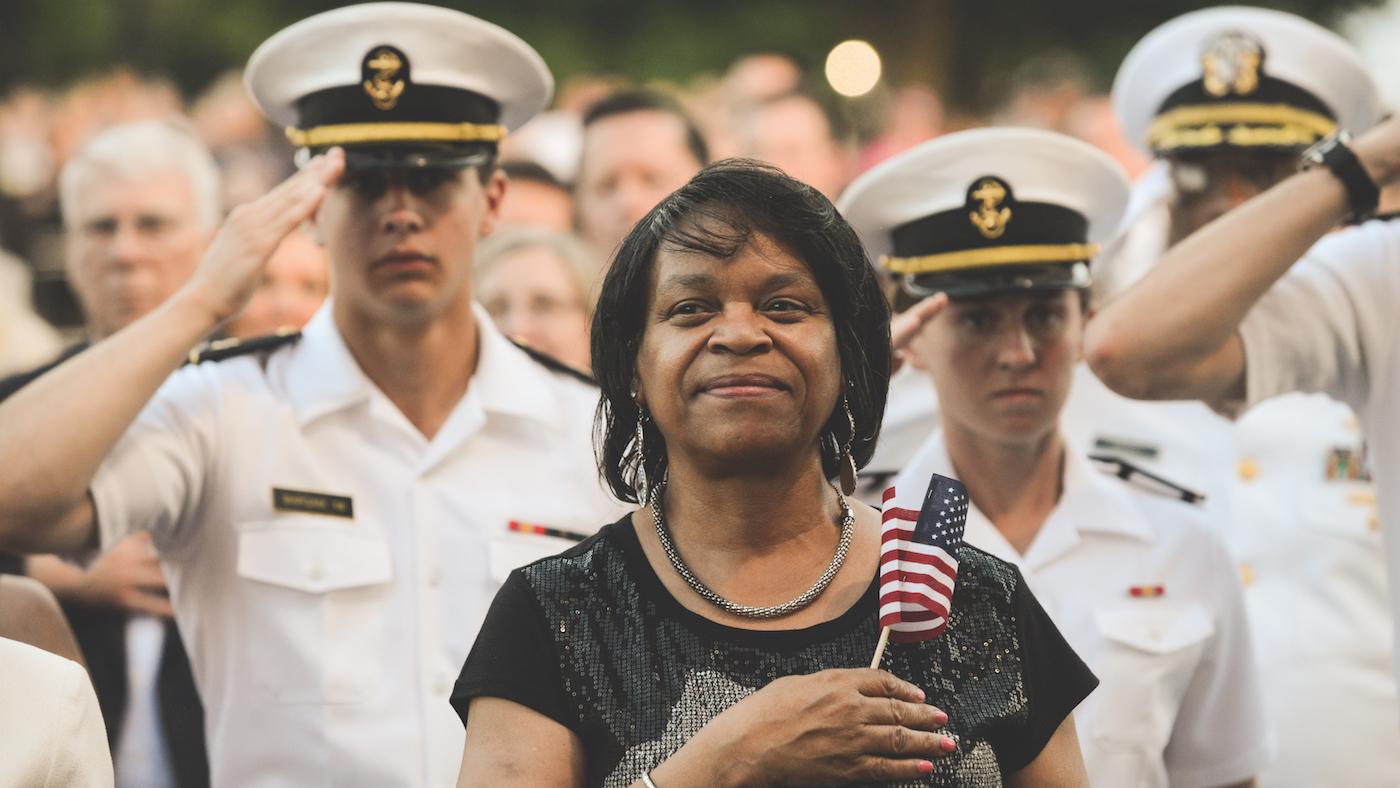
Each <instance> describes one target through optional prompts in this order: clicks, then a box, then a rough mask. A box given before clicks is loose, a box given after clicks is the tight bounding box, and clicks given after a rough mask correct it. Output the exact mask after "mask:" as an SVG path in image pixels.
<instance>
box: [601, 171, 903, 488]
mask: <svg viewBox="0 0 1400 788" xmlns="http://www.w3.org/2000/svg"><path fill="white" fill-rule="evenodd" d="M759 234H762V235H764V236H766V237H768V238H769V239H771V240H772V241H773V242H775V243H777V244H778V245H779V246H781V247H782V248H784V249H786V250H787V251H788V252H790V253H791V254H793V255H795V256H796V257H797V258H798V259H800V260H801V261H802V262H804V263H806V264H807V266H808V267H809V268H810V269H811V271H812V275H813V277H814V278H815V279H816V281H817V285H818V286H819V287H820V288H821V291H822V295H823V297H824V298H825V299H826V301H827V306H828V308H829V310H830V314H831V319H832V323H833V325H834V327H835V329H836V347H837V352H838V354H839V360H840V364H841V374H842V378H843V380H842V383H843V393H844V396H845V400H846V403H847V404H848V405H849V406H850V409H851V415H852V416H853V417H854V419H855V434H854V435H848V433H849V432H850V428H849V427H848V425H847V422H846V416H845V413H844V412H843V410H842V408H841V405H840V404H838V405H837V406H836V408H835V410H833V412H832V413H831V415H830V416H829V417H828V419H827V422H826V425H825V426H824V427H823V429H822V435H821V447H822V452H821V455H822V470H823V471H824V472H825V473H826V476H827V478H829V479H830V478H834V477H835V476H836V474H837V471H838V469H839V460H840V457H839V453H840V449H841V446H842V445H844V444H845V442H846V441H847V440H848V439H849V440H850V442H851V454H852V456H853V457H854V459H855V461H856V467H858V468H859V467H864V465H865V464H866V463H867V462H869V461H870V457H871V455H872V454H874V452H875V441H876V438H877V437H879V434H880V422H881V420H882V419H883V418H884V413H885V397H886V394H887V393H888V390H889V379H890V312H889V307H888V306H887V305H886V304H885V298H884V295H883V294H882V293H881V291H880V283H879V280H878V278H877V277H876V274H875V270H874V268H873V267H872V266H871V265H870V260H869V257H868V256H867V255H866V253H865V248H864V247H863V246H862V245H861V243H860V239H859V238H857V237H856V234H855V231H854V230H852V229H851V226H850V225H849V224H847V223H846V220H845V219H844V218H842V217H841V214H840V213H838V212H837V211H836V208H835V207H834V206H833V205H832V204H831V201H830V200H828V199H827V198H826V197H824V196H822V194H821V193H820V192H818V191H817V190H816V189H813V188H812V187H810V186H808V185H806V184H804V183H802V182H800V181H798V180H795V179H793V178H790V177H788V176H787V175H785V174H783V172H782V171H781V170H779V169H777V168H775V167H771V166H769V165H766V164H761V163H759V162H755V161H748V160H744V159H726V160H724V161H721V162H717V163H715V164H713V165H711V166H709V167H706V168H705V169H703V170H701V171H700V172H699V174H697V175H696V176H695V177H694V178H692V179H691V180H690V182H689V183H687V184H686V185H684V186H682V187H681V188H680V189H677V190H676V191H675V192H673V193H672V194H671V195H670V196H669V197H667V198H666V199H664V200H662V201H661V202H660V203H658V204H657V205H656V207H654V208H652V209H651V212H650V213H648V214H647V215H646V216H645V217H644V218H643V219H642V220H641V221H640V222H638V223H637V226H636V227H634V228H632V232H631V233H629V234H628V235H627V237H626V238H625V239H623V241H622V245H621V246H620V247H619V248H618V251H617V254H616V256H615V257H614V258H613V261H612V264H611V267H610V268H609V269H608V274H607V278H606V279H604V280H603V286H602V291H601V293H600V294H599V297H598V307H597V310H596V311H595V312H594V315H593V330H592V340H591V342H592V353H593V374H594V376H595V377H596V378H597V380H598V385H599V387H601V389H602V399H601V400H600V402H599V403H598V413H597V418H596V422H595V425H594V426H595V431H596V438H597V440H596V447H597V459H598V469H599V473H600V474H601V475H602V477H603V480H604V481H605V482H606V483H607V485H608V487H609V488H610V489H611V490H612V491H613V493H614V494H615V495H616V496H617V497H619V498H621V499H622V500H625V501H633V502H638V501H637V496H636V493H635V492H634V491H633V487H634V482H635V480H636V477H637V468H638V466H639V463H641V464H644V466H645V468H646V475H647V478H648V479H652V480H656V479H661V478H662V477H663V476H664V474H665V468H666V446H665V439H664V438H663V437H662V435H661V433H660V431H658V430H657V429H656V426H655V424H654V423H652V422H651V421H650V420H647V422H646V423H645V426H644V429H645V456H644V457H638V456H637V446H636V444H635V441H634V436H635V433H636V425H637V418H638V415H639V414H638V409H637V403H636V401H635V400H633V398H632V393H633V386H634V381H635V380H636V378H637V353H638V351H639V350H640V349H641V344H642V334H643V333H644V332H645V330H646V326H647V323H648V320H647V311H648V310H647V307H648V304H649V302H650V300H651V292H652V286H653V284H652V272H653V270H654V269H655V267H656V258H657V255H658V253H659V252H660V251H661V249H662V247H663V245H664V246H665V247H666V248H676V249H683V250H687V251H693V252H699V253H701V254H705V255H708V256H711V257H716V258H720V259H728V258H731V257H733V256H734V255H736V254H738V253H739V252H740V251H741V250H742V249H744V248H745V247H746V246H747V245H748V244H749V243H751V242H752V240H753V238H754V236H755V235H759ZM639 503H641V502H639Z"/></svg>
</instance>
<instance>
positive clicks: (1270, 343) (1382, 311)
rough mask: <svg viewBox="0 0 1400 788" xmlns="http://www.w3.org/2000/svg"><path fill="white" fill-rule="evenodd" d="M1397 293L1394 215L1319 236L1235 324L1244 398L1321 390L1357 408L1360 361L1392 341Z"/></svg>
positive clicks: (1360, 407)
mask: <svg viewBox="0 0 1400 788" xmlns="http://www.w3.org/2000/svg"><path fill="white" fill-rule="evenodd" d="M1397 298H1400V222H1381V221H1375V222H1368V223H1366V224H1364V225H1361V226H1359V227H1352V228H1348V229H1346V230H1342V231H1340V232H1337V233H1334V234H1333V235H1331V236H1328V237H1327V238H1324V239H1322V240H1321V241H1319V242H1318V243H1317V244H1316V245H1315V246H1313V248H1312V249H1311V250H1309V251H1308V254H1307V255H1306V256H1304V257H1303V258H1302V259H1301V260H1300V261H1299V262H1298V263H1297V264H1296V265H1294V266H1293V268H1292V270H1290V271H1289V272H1288V274H1287V275H1285V276H1284V277H1283V278H1282V279H1280V280H1279V281H1278V282H1277V283H1276V284H1275V285H1274V286H1273V287H1272V288H1271V289H1270V290H1269V291H1268V292H1267V293H1265V294H1264V296H1263V297H1262V298H1261V299H1260V300H1259V303H1258V304H1256V305H1255V307H1254V308H1253V309H1252V310H1250V312H1249V315H1248V316H1246V317H1245V320H1244V322H1243V323H1241V324H1240V338H1241V339H1242V340H1243V343H1244V350H1245V403H1244V404H1245V405H1246V406H1248V405H1253V404H1255V403H1257V402H1261V401H1263V400H1266V399H1268V398H1270V397H1273V396H1277V395H1279V394H1285V393H1288V392H1292V391H1303V392H1321V393H1325V394H1328V395H1330V396H1331V397H1333V398H1334V399H1338V400H1341V401H1342V402H1345V403H1347V404H1348V405H1351V406H1352V407H1353V408H1355V409H1356V410H1357V411H1358V412H1361V413H1364V412H1365V410H1366V407H1365V406H1366V403H1367V399H1368V397H1369V392H1370V369H1369V366H1368V364H1374V363H1378V362H1377V360H1378V359H1384V358H1388V357H1389V354H1390V352H1391V347H1390V346H1391V345H1392V343H1393V342H1394V341H1395V340H1394V335H1395V333H1396V332H1395V331H1394V318H1393V309H1394V304H1395V302H1396V299H1397ZM1227 405H1228V403H1227Z"/></svg>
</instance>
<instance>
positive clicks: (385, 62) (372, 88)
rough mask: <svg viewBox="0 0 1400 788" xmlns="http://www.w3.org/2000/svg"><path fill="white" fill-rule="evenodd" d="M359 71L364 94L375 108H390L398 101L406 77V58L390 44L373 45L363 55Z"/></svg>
mask: <svg viewBox="0 0 1400 788" xmlns="http://www.w3.org/2000/svg"><path fill="white" fill-rule="evenodd" d="M360 70H361V72H362V73H363V74H364V77H365V94H366V95H368V96H369V100H370V101H372V102H374V106H375V108H376V109H382V110H391V109H393V108H394V107H395V106H397V105H398V103H399V97H400V96H402V95H403V91H404V86H405V84H406V81H405V80H406V79H407V77H408V58H407V57H405V56H404V54H403V53H402V52H400V51H399V50H397V49H395V48H394V47H390V46H381V47H375V48H374V49H372V50H370V53H369V54H368V55H366V56H365V60H364V63H363V65H362V66H361V69H360Z"/></svg>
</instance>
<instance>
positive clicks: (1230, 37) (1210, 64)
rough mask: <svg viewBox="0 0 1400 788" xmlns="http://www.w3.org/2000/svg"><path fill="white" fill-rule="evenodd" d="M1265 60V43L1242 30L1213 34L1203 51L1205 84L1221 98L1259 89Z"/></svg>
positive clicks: (1202, 72) (1246, 93)
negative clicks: (1260, 72)
mask: <svg viewBox="0 0 1400 788" xmlns="http://www.w3.org/2000/svg"><path fill="white" fill-rule="evenodd" d="M1263 62H1264V45H1263V44H1261V43H1260V42H1259V40H1258V39H1256V38H1254V37H1252V36H1249V35H1247V34H1245V33H1241V32H1238V31H1231V32H1228V33H1221V34H1220V35H1218V36H1216V37H1215V38H1212V39H1211V40H1210V41H1209V42H1208V43H1207V44H1206V48H1205V51H1204V52H1202V54H1201V85H1202V87H1204V88H1205V91H1206V93H1208V94H1210V95H1212V96H1215V97H1217V98H1219V97H1222V96H1228V95H1230V94H1232V93H1233V94H1234V95H1237V96H1247V95H1249V94H1250V93H1253V92H1254V91H1255V90H1258V89H1259V71H1260V67H1261V66H1262V65H1263Z"/></svg>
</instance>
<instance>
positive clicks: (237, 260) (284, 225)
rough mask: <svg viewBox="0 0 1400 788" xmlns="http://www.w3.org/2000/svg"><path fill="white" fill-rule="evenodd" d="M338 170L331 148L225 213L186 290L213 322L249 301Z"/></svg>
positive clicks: (341, 156) (340, 162)
mask: <svg viewBox="0 0 1400 788" xmlns="http://www.w3.org/2000/svg"><path fill="white" fill-rule="evenodd" d="M344 169H345V153H344V151H342V150H341V149H340V148H332V149H331V150H330V151H328V152H326V153H324V154H322V155H320V156H316V157H315V158H313V159H312V160H311V161H310V162H309V163H308V164H307V165H306V166H305V167H303V168H302V169H301V170H300V171H299V172H297V173H296V174H295V175H292V176H291V177H290V178H288V179H287V180H285V181H283V182H282V183H280V184H278V185H277V186H276V187H275V188H273V189H272V190H271V191H269V192H268V193H267V194H264V195H263V196H261V197H259V198H258V199H256V200H253V201H252V202H248V203H244V204H243V205H240V206H238V207H237V208H234V209H233V211H231V212H230V213H229V215H228V218H227V219H225V220H224V223H223V226H222V227H220V228H219V232H218V234H217V235H215V236H214V240H213V242H212V243H210V245H209V249H208V250H207V251H206V252H205V253H204V259H203V260H201V261H200V264H199V268H198V269H197V270H196V271H195V274H194V276H193V277H192V278H191V279H190V283H189V285H187V287H189V288H191V289H193V291H194V292H196V293H197V294H198V296H199V298H200V299H201V300H202V301H203V302H204V303H205V304H207V305H208V307H209V309H210V310H211V312H212V317H213V318H214V319H215V320H216V321H217V322H218V323H222V322H223V321H225V320H228V319H229V318H231V317H233V316H234V315H236V314H238V312H239V310H241V309H242V308H243V307H244V306H245V305H246V304H247V303H248V301H249V299H251V298H252V297H253V291H254V290H256V289H257V284H258V280H259V278H260V277H261V275H262V271H263V268H264V267H265V266H266V265H267V260H268V258H269V257H271V256H272V252H273V250H275V249H276V248H277V245H278V244H279V243H281V242H282V239H283V238H285V237H286V236H287V234H288V233H290V232H291V231H292V230H294V229H296V227H297V226H299V225H300V224H301V223H302V222H304V221H306V220H307V219H308V218H310V217H311V215H312V214H313V213H315V212H316V208H317V206H319V205H320V204H321V200H322V199H323V198H324V197H325V195H326V192H327V190H329V189H330V187H331V185H332V184H334V183H335V181H336V179H337V178H339V177H340V174H341V172H342V171H343V170H344Z"/></svg>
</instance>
